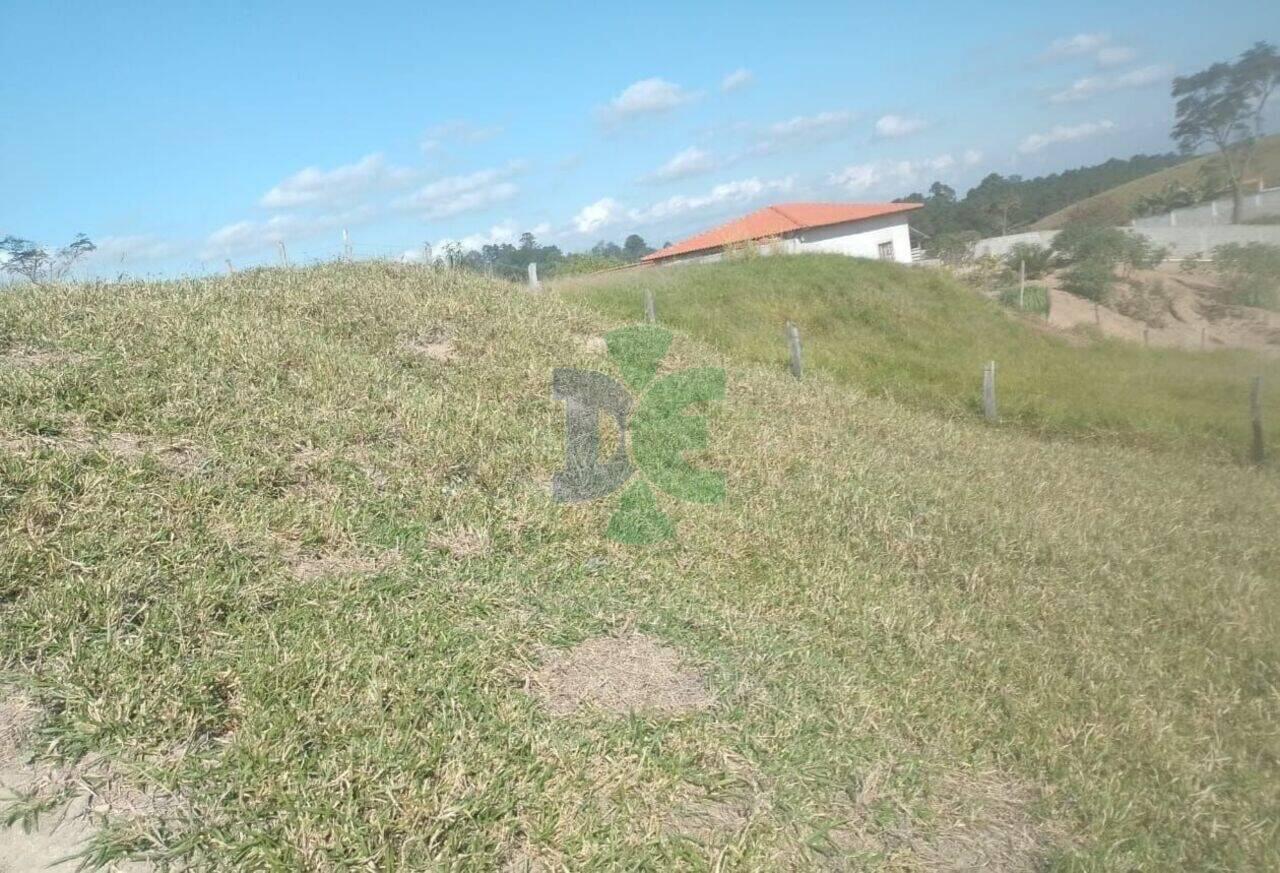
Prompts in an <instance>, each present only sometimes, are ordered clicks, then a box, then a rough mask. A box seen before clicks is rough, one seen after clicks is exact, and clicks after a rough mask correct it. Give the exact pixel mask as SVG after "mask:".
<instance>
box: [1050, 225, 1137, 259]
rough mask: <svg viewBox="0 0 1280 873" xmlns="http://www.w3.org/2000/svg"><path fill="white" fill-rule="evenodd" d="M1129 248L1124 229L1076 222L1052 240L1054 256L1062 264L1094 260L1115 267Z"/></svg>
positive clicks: (1059, 232)
mask: <svg viewBox="0 0 1280 873" xmlns="http://www.w3.org/2000/svg"><path fill="white" fill-rule="evenodd" d="M1128 245H1129V241H1128V234H1126V233H1125V232H1124V231H1123V230H1120V229H1118V228H1115V227H1100V226H1097V225H1092V224H1082V223H1078V222H1073V223H1071V224H1068V225H1067V226H1066V227H1064V228H1063V229H1062V230H1060V231H1058V235H1057V236H1055V237H1054V238H1053V251H1054V254H1055V255H1056V256H1057V259H1058V260H1059V261H1061V262H1062V263H1064V264H1078V263H1081V262H1084V261H1096V262H1098V263H1107V264H1110V265H1112V266H1114V265H1116V264H1118V263H1120V260H1121V258H1123V257H1124V254H1125V250H1126V248H1127V247H1128Z"/></svg>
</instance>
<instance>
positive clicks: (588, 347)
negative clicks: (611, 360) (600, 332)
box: [573, 333, 609, 355]
mask: <svg viewBox="0 0 1280 873" xmlns="http://www.w3.org/2000/svg"><path fill="white" fill-rule="evenodd" d="M573 342H574V345H576V346H577V347H578V348H580V349H582V351H584V352H587V353H589V354H592V355H604V354H608V352H609V344H608V343H607V342H605V339H604V337H602V336H593V335H591V334H581V333H575V334H574V335H573Z"/></svg>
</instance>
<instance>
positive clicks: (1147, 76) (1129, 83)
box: [1049, 64, 1173, 103]
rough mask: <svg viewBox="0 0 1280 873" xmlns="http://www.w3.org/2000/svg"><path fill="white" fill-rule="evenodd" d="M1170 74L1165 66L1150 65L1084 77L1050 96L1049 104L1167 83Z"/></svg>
mask: <svg viewBox="0 0 1280 873" xmlns="http://www.w3.org/2000/svg"><path fill="white" fill-rule="evenodd" d="M1172 74H1173V70H1172V68H1171V67H1169V66H1168V65H1166V64H1151V65H1150V66H1146V67H1138V68H1137V69H1134V70H1130V71H1129V72H1127V73H1120V74H1118V75H1115V76H1085V77H1084V78H1082V79H1076V80H1075V81H1074V82H1072V83H1071V85H1070V87H1068V88H1066V89H1064V90H1062V91H1058V92H1057V93H1055V94H1051V95H1050V96H1049V102H1050V103H1077V102H1079V101H1081V100H1088V99H1089V98H1090V97H1096V96H1097V95H1099V94H1107V93H1110V92H1112V91H1123V90H1126V89H1129V88H1146V87H1148V86H1150V85H1157V84H1160V83H1162V82H1166V81H1168V79H1169V77H1170V76H1171V75H1172Z"/></svg>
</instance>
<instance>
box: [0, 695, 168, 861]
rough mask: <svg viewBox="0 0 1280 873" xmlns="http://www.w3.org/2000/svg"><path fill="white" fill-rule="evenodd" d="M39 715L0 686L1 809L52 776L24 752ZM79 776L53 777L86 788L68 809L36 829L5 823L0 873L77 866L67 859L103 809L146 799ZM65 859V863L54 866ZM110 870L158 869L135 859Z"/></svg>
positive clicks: (49, 816) (92, 828)
mask: <svg viewBox="0 0 1280 873" xmlns="http://www.w3.org/2000/svg"><path fill="white" fill-rule="evenodd" d="M39 715H40V711H39V709H37V708H36V706H35V705H34V704H33V703H32V702H31V701H30V700H28V699H27V698H26V697H25V696H23V695H22V694H21V693H19V692H17V691H15V690H14V689H12V688H10V687H7V686H3V685H0V809H3V806H4V801H6V800H11V799H12V798H13V797H14V796H15V795H16V794H19V793H23V792H27V791H31V790H34V789H37V788H38V787H39V786H41V785H45V784H47V783H48V782H49V781H50V778H51V774H50V773H49V772H47V771H43V770H42V769H41V768H40V767H38V766H36V765H34V764H30V763H27V760H26V755H25V754H24V751H25V749H26V748H27V747H28V746H29V744H30V742H31V739H32V738H31V730H32V729H33V728H34V727H35V724H36V722H37V720H38V719H39ZM78 775H79V774H76V773H67V774H61V773H59V774H54V778H66V779H68V780H71V781H72V782H73V783H79V784H80V785H82V788H81V790H79V791H77V792H76V794H75V796H74V798H73V799H72V801H71V802H70V803H69V804H68V805H67V806H65V807H64V808H62V809H58V810H54V811H52V812H49V813H46V814H44V815H41V816H40V818H39V821H38V822H37V826H36V827H34V828H32V829H31V830H29V831H26V830H23V828H22V826H21V825H14V826H13V827H8V828H6V827H2V826H0V873H37V871H40V870H46V869H50V868H52V869H55V870H74V869H76V866H77V862H75V861H67V859H68V858H72V857H74V856H75V855H77V854H78V853H80V852H82V851H84V848H85V842H86V841H87V840H88V839H89V838H90V837H91V836H93V834H94V833H95V831H96V829H97V827H98V826H99V823H100V821H101V816H102V813H103V810H104V809H107V810H110V811H116V810H117V809H119V808H121V807H136V806H138V805H140V802H139V798H142V803H145V800H146V799H145V798H144V797H142V795H135V794H134V793H132V792H128V796H125V794H123V793H120V792H118V791H115V790H114V789H112V788H110V787H108V788H106V789H105V790H104V789H103V787H102V786H101V785H99V786H98V789H97V790H91V789H90V788H89V787H88V785H87V783H85V782H84V780H82V779H78V778H77V777H78ZM60 862H65V863H62V864H61V866H58V867H54V866H53V865H55V864H59V863H60ZM106 869H108V870H119V871H127V873H142V871H147V870H151V869H153V868H152V867H151V866H150V865H148V864H142V863H132V862H131V863H121V864H115V865H112V866H110V867H108V868H106Z"/></svg>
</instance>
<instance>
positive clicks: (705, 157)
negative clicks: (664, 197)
mask: <svg viewBox="0 0 1280 873" xmlns="http://www.w3.org/2000/svg"><path fill="white" fill-rule="evenodd" d="M715 168H716V160H715V158H714V157H712V155H711V153H710V152H707V151H704V150H702V149H700V148H698V147H697V146H690V147H689V148H687V149H685V150H684V151H682V152H680V153H678V154H676V155H675V156H673V157H672V158H671V160H669V161H667V162H666V163H665V164H663V165H662V166H661V167H659V168H658V169H656V170H654V171H653V172H652V173H650V174H649V175H648V176H646V177H645V178H646V180H648V181H652V182H672V181H674V180H676V179H687V178H689V177H690V176H700V175H702V174H703V173H709V172H711V171H712V170H714V169H715Z"/></svg>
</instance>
